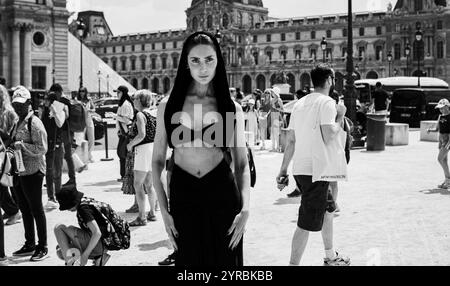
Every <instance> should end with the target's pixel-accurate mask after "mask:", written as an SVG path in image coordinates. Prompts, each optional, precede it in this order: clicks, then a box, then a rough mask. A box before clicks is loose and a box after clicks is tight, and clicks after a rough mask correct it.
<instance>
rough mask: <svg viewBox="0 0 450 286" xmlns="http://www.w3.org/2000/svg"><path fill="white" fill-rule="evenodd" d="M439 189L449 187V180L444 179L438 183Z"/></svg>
mask: <svg viewBox="0 0 450 286" xmlns="http://www.w3.org/2000/svg"><path fill="white" fill-rule="evenodd" d="M438 188H439V189H450V182H449V180H445V181H444V182H443V183H442V184H440V185H438Z"/></svg>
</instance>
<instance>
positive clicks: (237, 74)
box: [83, 0, 450, 93]
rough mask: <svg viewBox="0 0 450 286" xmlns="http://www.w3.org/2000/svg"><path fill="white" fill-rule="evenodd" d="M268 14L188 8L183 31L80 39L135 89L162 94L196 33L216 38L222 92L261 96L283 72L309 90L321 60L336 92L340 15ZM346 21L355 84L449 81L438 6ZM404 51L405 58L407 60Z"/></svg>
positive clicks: (256, 5)
mask: <svg viewBox="0 0 450 286" xmlns="http://www.w3.org/2000/svg"><path fill="white" fill-rule="evenodd" d="M299 8H300V7H299ZM268 14H269V11H268V9H267V8H265V7H264V6H263V1H261V0H192V2H191V6H190V7H189V8H187V10H186V16H187V18H186V24H187V26H186V29H181V30H166V31H157V32H149V33H142V34H127V35H118V36H113V35H112V33H110V31H108V29H106V25H107V24H106V20H105V19H103V20H102V23H105V29H103V31H106V36H103V35H102V37H103V39H98V36H97V37H88V39H86V40H87V41H86V43H87V44H88V46H89V47H90V48H91V49H92V50H93V51H94V52H95V53H96V54H97V55H98V56H99V57H100V58H102V59H103V60H104V61H105V62H106V63H108V64H109V65H110V66H111V67H112V68H113V69H114V70H116V71H117V72H118V73H119V74H120V75H122V76H123V77H124V78H125V79H126V80H128V81H129V82H130V83H131V84H132V85H133V86H135V87H136V88H150V89H151V90H152V91H154V92H158V93H168V92H169V91H170V88H171V85H172V84H173V82H174V78H175V75H176V69H177V66H178V60H179V57H180V53H181V48H182V47H181V46H182V43H183V40H184V39H185V38H186V37H187V35H189V34H190V33H192V32H193V31H197V30H207V31H210V32H212V33H214V34H216V33H217V31H219V32H220V34H221V35H222V38H221V46H222V52H223V56H224V59H225V61H226V64H227V72H228V77H229V82H230V86H235V87H241V89H242V90H243V91H244V92H245V93H249V92H251V91H252V89H254V88H259V89H264V88H266V87H269V86H272V84H273V83H274V80H275V77H276V75H277V74H278V73H279V72H280V71H284V72H285V73H286V75H287V77H288V83H289V84H290V85H291V90H290V91H291V92H294V91H295V90H297V89H299V88H302V89H303V88H306V87H307V86H311V79H310V75H309V71H310V70H311V68H312V67H313V66H314V65H315V64H316V63H317V62H320V61H323V60H325V61H327V62H329V63H331V64H332V66H333V67H334V69H335V70H336V79H337V83H336V89H337V90H339V91H341V90H342V89H343V85H344V74H345V61H346V51H347V33H348V32H349V31H348V30H347V14H333V15H319V16H309V17H297V18H286V19H274V18H270V17H269V16H268ZM94 16H95V17H98V13H97V12H96V14H94V12H92V15H89V13H84V14H83V17H84V19H86V17H88V18H89V17H94ZM98 21H99V20H98ZM353 21H354V26H353V31H352V33H353V35H354V48H353V50H354V55H353V57H354V62H355V72H356V73H357V76H358V77H361V78H378V77H387V76H389V74H391V75H392V76H395V75H399V76H400V75H416V74H417V73H418V69H419V68H418V64H420V70H421V73H422V74H426V75H427V76H434V77H439V78H442V79H444V80H446V81H450V71H449V68H450V67H449V65H448V60H447V58H448V57H450V50H449V49H450V46H447V39H450V5H447V2H446V1H445V0H398V1H397V3H396V5H395V6H392V5H389V6H388V7H387V8H386V10H385V11H370V12H358V13H354V14H353ZM416 28H420V29H421V31H422V32H423V41H424V52H423V55H424V57H421V58H420V62H418V61H417V59H418V56H417V55H418V53H417V52H416V49H415V44H414V39H415V33H416ZM323 37H325V39H326V41H327V47H326V49H325V50H322V48H321V41H322V39H323ZM408 44H410V47H411V54H410V56H408V57H407V56H406V54H405V48H406V46H407V45H408ZM389 52H391V53H392V62H391V65H389V63H388V60H387V55H388V53H389ZM419 54H421V53H419ZM389 66H390V67H391V70H390V71H389Z"/></svg>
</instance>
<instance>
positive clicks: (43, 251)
mask: <svg viewBox="0 0 450 286" xmlns="http://www.w3.org/2000/svg"><path fill="white" fill-rule="evenodd" d="M46 258H48V248H47V247H36V251H35V252H34V253H33V255H32V256H31V258H30V261H42V260H44V259H46Z"/></svg>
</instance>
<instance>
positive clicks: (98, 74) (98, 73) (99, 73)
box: [97, 71, 102, 99]
mask: <svg viewBox="0 0 450 286" xmlns="http://www.w3.org/2000/svg"><path fill="white" fill-rule="evenodd" d="M101 74H102V73H101V72H100V71H98V72H97V76H98V98H99V99H100V93H101V92H100V80H101V78H100V75H101Z"/></svg>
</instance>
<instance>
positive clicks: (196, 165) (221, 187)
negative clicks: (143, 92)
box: [153, 32, 250, 267]
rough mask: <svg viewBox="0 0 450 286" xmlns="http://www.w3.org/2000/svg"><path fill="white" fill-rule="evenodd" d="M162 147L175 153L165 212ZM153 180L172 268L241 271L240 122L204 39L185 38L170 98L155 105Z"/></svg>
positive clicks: (243, 159)
mask: <svg viewBox="0 0 450 286" xmlns="http://www.w3.org/2000/svg"><path fill="white" fill-rule="evenodd" d="M167 147H170V148H172V149H173V150H174V166H173V170H172V175H171V180H170V184H169V189H170V196H169V202H170V207H169V202H168V200H167V196H166V194H165V192H164V189H163V185H162V182H161V173H162V170H163V169H164V165H165V162H166V152H167ZM228 152H229V153H231V157H232V163H233V164H234V170H235V172H234V174H233V172H232V171H231V169H230V167H231V166H230V164H229V163H227V162H229V161H227V160H226V156H227V154H229V153H228ZM153 180H154V184H155V189H156V192H157V195H158V200H159V202H160V206H161V213H162V216H163V220H164V224H165V227H166V231H167V233H168V235H169V238H170V240H171V242H172V244H173V246H174V248H175V250H177V258H176V262H175V263H176V266H230V267H233V266H242V265H243V246H242V244H243V239H242V238H243V234H244V231H245V225H246V223H247V220H248V216H249V199H250V198H249V189H250V176H249V169H248V163H247V153H246V148H245V136H244V115H243V111H242V108H241V107H240V106H239V105H238V104H235V103H234V102H233V101H232V100H231V96H230V93H229V86H228V80H227V77H226V71H225V64H224V61H223V58H222V53H221V51H220V47H219V44H218V42H217V40H216V39H215V37H214V36H212V35H211V34H209V33H206V32H197V33H194V34H192V35H191V36H189V37H188V38H187V40H186V41H185V43H184V46H183V51H182V54H181V59H180V65H179V68H178V72H177V77H176V79H175V84H174V87H173V90H172V92H171V95H170V97H169V99H168V100H167V101H163V102H161V104H160V105H159V109H158V122H157V131H156V137H155V142H154V149H153Z"/></svg>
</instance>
